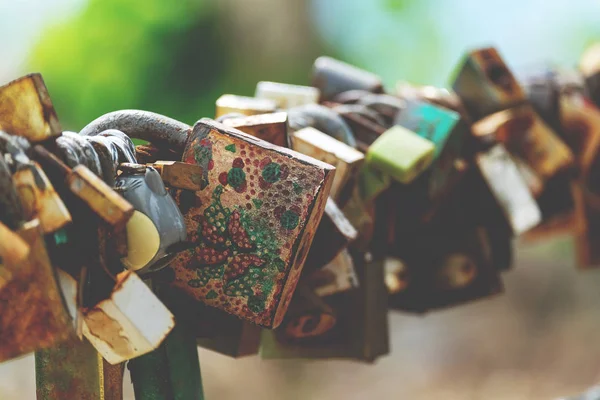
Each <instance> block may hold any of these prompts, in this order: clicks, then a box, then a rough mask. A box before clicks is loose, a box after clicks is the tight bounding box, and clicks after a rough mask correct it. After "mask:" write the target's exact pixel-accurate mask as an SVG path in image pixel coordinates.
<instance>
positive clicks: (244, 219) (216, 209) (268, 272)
mask: <svg viewBox="0 0 600 400" xmlns="http://www.w3.org/2000/svg"><path fill="white" fill-rule="evenodd" d="M232 169H236V168H232ZM238 169H239V168H238ZM230 171H231V170H230ZM242 173H243V171H242ZM228 180H229V177H228ZM229 183H230V184H231V182H229ZM232 186H233V185H232ZM223 190H224V189H223V186H218V187H216V188H215V191H214V193H213V197H212V198H213V201H212V203H211V204H210V205H209V206H208V207H206V209H205V210H204V215H203V216H204V222H205V223H204V224H201V226H199V227H198V234H199V235H200V236H201V237H202V238H203V240H202V242H203V246H204V247H205V248H211V249H213V250H214V251H215V252H221V253H222V252H228V257H227V258H225V259H224V260H223V261H222V262H221V263H220V264H217V265H215V264H206V263H204V264H202V261H201V260H200V262H201V265H200V266H199V267H197V268H196V275H197V279H191V280H189V281H188V285H189V286H190V287H193V288H200V287H206V288H208V289H209V291H208V293H207V294H206V299H207V300H212V299H216V298H217V297H218V293H217V292H216V291H215V290H213V289H212V288H211V280H217V281H219V282H220V283H219V284H224V288H223V291H224V293H225V294H226V295H227V296H230V297H245V298H246V299H247V300H248V303H247V304H248V309H249V310H251V311H252V312H254V313H260V312H262V311H264V309H265V307H266V301H267V298H268V295H269V294H270V293H271V292H272V291H273V288H274V285H275V277H276V275H277V274H278V273H280V272H283V271H284V270H285V263H284V262H283V260H282V259H281V258H280V257H279V256H278V254H279V251H280V245H281V243H280V240H279V239H278V238H277V235H276V233H275V232H274V231H273V229H272V228H269V227H268V226H266V225H265V224H263V223H260V222H257V220H256V219H254V218H253V217H252V216H251V215H250V213H249V212H248V211H247V210H245V209H244V208H241V207H240V208H236V210H235V211H234V212H231V210H229V209H228V208H224V207H223V205H222V204H221V194H222V193H223ZM253 204H254V205H255V207H256V208H260V206H261V205H262V200H259V199H253ZM233 217H235V219H237V218H239V225H238V226H237V227H235V228H233V226H234V225H232V223H235V222H234V221H235V219H232V218H233ZM298 219H299V217H298V215H297V214H296V213H294V212H293V211H290V210H288V211H286V212H284V213H283V215H282V221H283V223H282V225H283V226H284V227H287V228H286V229H293V228H295V227H296V226H297V225H298ZM231 229H236V230H235V231H230V230H231ZM238 229H242V230H243V232H245V235H240V234H239V233H240V232H239V231H238ZM207 234H208V236H207ZM236 238H237V239H236ZM243 238H247V240H249V241H250V244H251V245H250V246H246V245H244V243H243V242H242V243H235V242H236V240H243ZM238 254H254V255H256V256H258V257H260V259H262V260H265V263H264V264H262V265H261V266H260V267H258V266H256V265H255V266H251V267H250V268H249V269H248V270H247V271H246V272H245V273H243V274H241V275H240V276H238V277H236V278H235V279H232V280H230V281H228V278H227V275H226V274H225V269H226V266H227V265H230V263H231V261H232V260H233V259H234V258H235V257H236V256H238Z"/></svg>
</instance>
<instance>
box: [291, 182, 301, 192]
mask: <svg viewBox="0 0 600 400" xmlns="http://www.w3.org/2000/svg"><path fill="white" fill-rule="evenodd" d="M292 185H293V187H294V193H296V194H300V193H302V186H300V185H298V184H297V183H296V182H293V184H292Z"/></svg>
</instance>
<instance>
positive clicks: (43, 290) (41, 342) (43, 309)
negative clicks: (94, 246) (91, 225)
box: [0, 220, 73, 361]
mask: <svg viewBox="0 0 600 400" xmlns="http://www.w3.org/2000/svg"><path fill="white" fill-rule="evenodd" d="M19 235H20V236H21V237H22V238H23V240H24V241H25V242H26V243H27V244H28V245H29V246H30V249H31V250H30V254H29V258H28V260H27V261H26V262H23V263H22V264H21V267H20V268H19V269H18V270H17V271H14V276H13V278H12V279H11V280H10V282H8V283H7V284H6V285H5V286H4V288H2V289H1V290H0V361H5V360H8V359H11V358H14V357H18V356H20V355H23V354H27V353H29V352H31V351H35V350H39V349H43V348H48V347H51V346H54V345H56V344H57V343H60V342H61V341H63V340H66V339H67V338H68V337H69V335H70V334H71V333H72V329H73V328H72V325H71V319H70V317H69V315H68V312H67V311H66V309H65V307H64V303H63V300H62V295H61V293H60V289H59V287H58V284H57V282H56V277H55V276H56V275H55V271H54V270H53V267H52V265H51V264H50V260H49V259H48V254H47V253H46V248H45V244H44V236H43V233H42V230H41V227H40V224H39V221H38V220H33V221H30V222H28V223H26V224H25V225H24V226H23V228H22V229H20V230H19Z"/></svg>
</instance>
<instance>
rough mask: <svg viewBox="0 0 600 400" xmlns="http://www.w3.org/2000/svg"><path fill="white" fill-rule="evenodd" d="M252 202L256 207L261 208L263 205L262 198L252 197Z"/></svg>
mask: <svg viewBox="0 0 600 400" xmlns="http://www.w3.org/2000/svg"><path fill="white" fill-rule="evenodd" d="M252 204H254V207H256V208H260V207H261V206H262V205H263V201H262V200H260V199H252Z"/></svg>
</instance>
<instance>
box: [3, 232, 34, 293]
mask: <svg viewBox="0 0 600 400" xmlns="http://www.w3.org/2000/svg"><path fill="white" fill-rule="evenodd" d="M28 256H29V245H28V244H27V243H26V242H25V241H24V240H23V239H22V238H21V237H20V236H19V235H17V234H16V233H15V232H13V231H11V230H10V229H8V227H7V226H6V225H4V224H3V223H2V222H0V290H2V288H3V287H4V285H6V284H7V283H8V282H9V281H10V280H11V279H12V277H13V274H14V273H15V272H17V271H18V269H19V268H20V266H21V263H23V262H24V261H26V260H27V257H28Z"/></svg>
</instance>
